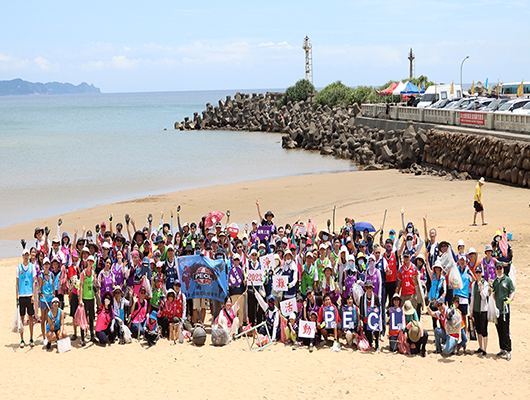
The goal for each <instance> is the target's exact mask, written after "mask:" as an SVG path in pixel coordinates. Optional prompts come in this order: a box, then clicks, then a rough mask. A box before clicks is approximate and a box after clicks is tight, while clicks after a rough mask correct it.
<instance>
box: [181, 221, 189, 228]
mask: <svg viewBox="0 0 530 400" xmlns="http://www.w3.org/2000/svg"><path fill="white" fill-rule="evenodd" d="M185 226H190V224H188V223H187V222H184V225H182V227H183V228H184V227H185Z"/></svg>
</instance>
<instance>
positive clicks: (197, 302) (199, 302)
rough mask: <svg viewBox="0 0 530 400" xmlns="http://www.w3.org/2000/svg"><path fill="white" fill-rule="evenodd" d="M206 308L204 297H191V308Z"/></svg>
mask: <svg viewBox="0 0 530 400" xmlns="http://www.w3.org/2000/svg"><path fill="white" fill-rule="evenodd" d="M199 308H206V299H193V309H194V310H198V309H199Z"/></svg>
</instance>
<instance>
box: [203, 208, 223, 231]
mask: <svg viewBox="0 0 530 400" xmlns="http://www.w3.org/2000/svg"><path fill="white" fill-rule="evenodd" d="M224 216H225V215H224V214H223V213H222V212H221V211H212V212H211V213H209V214H207V215H206V219H205V220H204V228H205V229H208V228H209V227H210V226H214V225H215V224H216V223H217V222H219V221H221V220H222V219H223V217H224Z"/></svg>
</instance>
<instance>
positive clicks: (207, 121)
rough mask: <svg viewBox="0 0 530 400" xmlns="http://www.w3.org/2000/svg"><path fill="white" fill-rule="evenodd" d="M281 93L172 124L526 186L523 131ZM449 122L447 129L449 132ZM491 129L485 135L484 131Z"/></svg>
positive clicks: (529, 158) (237, 100)
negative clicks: (273, 135)
mask: <svg viewBox="0 0 530 400" xmlns="http://www.w3.org/2000/svg"><path fill="white" fill-rule="evenodd" d="M281 97H282V93H271V92H267V93H266V94H265V95H263V94H259V95H257V94H253V95H252V96H250V95H249V94H241V93H236V95H235V96H234V99H232V98H231V96H227V98H226V100H225V101H223V100H219V104H218V106H215V107H214V106H212V105H211V104H210V103H208V104H207V105H206V110H204V111H203V112H202V116H200V115H199V113H198V112H196V113H194V118H193V120H190V119H189V118H186V119H185V120H184V121H182V122H180V123H179V122H176V123H175V129H181V130H193V129H237V130H248V131H264V132H267V131H269V132H281V133H284V135H283V136H282V147H284V148H287V149H294V148H302V149H306V150H318V151H320V153H321V154H323V155H333V156H335V157H338V158H343V159H350V160H352V161H354V162H355V163H357V164H359V166H360V167H362V168H364V169H366V170H377V169H388V168H400V169H402V170H405V171H407V172H412V173H415V174H422V173H430V174H436V175H440V176H446V177H448V178H450V179H471V178H472V177H474V178H476V177H480V176H485V177H487V178H490V179H495V180H500V181H502V182H506V183H511V184H515V185H518V186H524V187H530V143H529V142H528V141H526V140H525V139H530V136H527V135H524V136H523V135H515V134H511V133H506V132H497V131H488V130H485V129H480V130H479V129H468V128H465V127H458V126H452V127H447V126H441V125H437V124H433V123H425V122H413V121H411V120H408V121H401V120H395V119H394V120H386V119H380V118H369V117H366V116H363V115H362V114H361V110H360V108H359V107H358V106H357V105H353V106H347V107H344V106H335V107H333V108H332V109H331V108H329V107H328V106H324V107H321V106H318V107H316V108H314V107H313V101H312V100H313V99H312V97H310V98H308V100H306V101H301V102H298V103H291V102H289V103H288V104H287V105H286V106H283V107H282V108H281V109H277V107H276V105H277V103H278V101H279V100H280V99H281ZM449 128H450V129H451V131H448V130H449ZM490 133H491V135H490Z"/></svg>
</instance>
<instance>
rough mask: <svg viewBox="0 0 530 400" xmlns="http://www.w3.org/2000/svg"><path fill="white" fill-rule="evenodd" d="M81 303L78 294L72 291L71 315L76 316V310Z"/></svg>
mask: <svg viewBox="0 0 530 400" xmlns="http://www.w3.org/2000/svg"><path fill="white" fill-rule="evenodd" d="M78 305H79V297H78V296H77V294H75V293H72V297H71V298H70V317H72V318H73V317H75V312H76V311H77V306H78Z"/></svg>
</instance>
